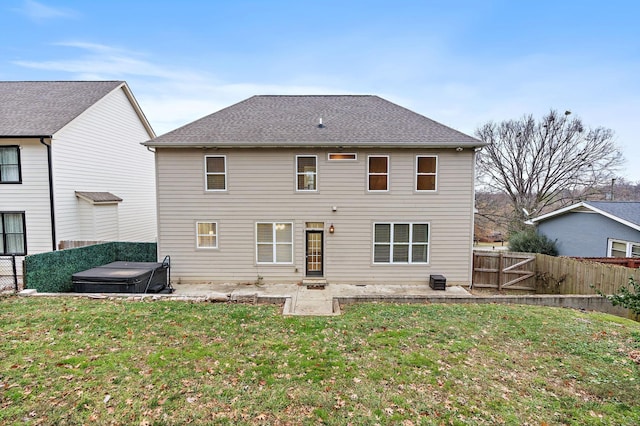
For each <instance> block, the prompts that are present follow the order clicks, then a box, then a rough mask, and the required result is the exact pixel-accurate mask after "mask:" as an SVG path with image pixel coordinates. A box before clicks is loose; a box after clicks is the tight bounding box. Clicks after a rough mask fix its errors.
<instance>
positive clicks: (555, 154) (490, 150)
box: [476, 110, 624, 231]
mask: <svg viewBox="0 0 640 426" xmlns="http://www.w3.org/2000/svg"><path fill="white" fill-rule="evenodd" d="M570 114H571V112H570V111H566V112H565V113H564V114H559V113H558V112H557V111H554V110H551V111H550V112H549V114H547V115H545V116H544V117H542V119H541V120H539V121H536V120H535V119H534V118H533V116H531V115H525V116H524V117H522V118H521V119H520V120H507V121H503V122H501V123H499V124H496V123H494V122H488V123H486V124H484V125H483V126H481V127H479V128H478V129H477V130H476V136H477V137H478V138H480V139H481V140H483V141H485V142H489V143H490V144H489V145H487V146H486V147H484V148H483V149H482V151H481V152H480V154H479V155H478V183H479V185H480V187H481V189H483V190H485V191H490V192H502V193H504V194H506V195H508V197H509V199H510V201H511V207H512V208H513V211H512V212H511V217H510V218H511V223H510V224H509V229H510V230H511V231H517V230H519V229H522V228H523V226H524V221H526V220H527V219H528V218H529V216H534V215H539V214H541V213H543V211H544V210H545V208H547V207H548V206H550V205H552V204H553V205H554V207H557V206H561V205H566V204H568V203H570V202H574V201H576V194H580V195H579V197H582V199H584V198H583V197H585V194H589V193H590V192H591V191H595V190H598V189H600V188H602V187H604V186H606V184H607V183H609V182H611V179H612V177H614V176H615V175H616V173H617V172H618V171H619V168H620V167H621V166H622V164H623V162H624V159H623V157H622V153H621V152H620V150H619V148H618V147H617V146H616V144H615V142H614V133H613V131H612V130H610V129H606V128H603V127H597V128H594V129H591V128H586V127H585V125H584V124H583V123H582V120H580V118H578V117H570Z"/></svg>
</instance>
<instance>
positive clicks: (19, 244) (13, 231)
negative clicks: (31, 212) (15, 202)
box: [0, 212, 27, 256]
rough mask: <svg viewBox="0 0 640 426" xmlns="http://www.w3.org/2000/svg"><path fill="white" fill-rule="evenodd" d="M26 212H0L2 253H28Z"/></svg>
mask: <svg viewBox="0 0 640 426" xmlns="http://www.w3.org/2000/svg"><path fill="white" fill-rule="evenodd" d="M26 236H27V233H26V228H25V223H24V213H16V212H6V213H2V212H0V254H16V255H20V256H24V255H26V254H27V238H26Z"/></svg>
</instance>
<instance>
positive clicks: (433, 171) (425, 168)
mask: <svg viewBox="0 0 640 426" xmlns="http://www.w3.org/2000/svg"><path fill="white" fill-rule="evenodd" d="M437 169H438V157H435V156H421V155H419V156H417V157H416V190H417V191H435V190H436V176H437Z"/></svg>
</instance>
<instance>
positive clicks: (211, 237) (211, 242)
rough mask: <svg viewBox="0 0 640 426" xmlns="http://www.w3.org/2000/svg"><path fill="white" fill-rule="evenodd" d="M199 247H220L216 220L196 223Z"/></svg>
mask: <svg viewBox="0 0 640 426" xmlns="http://www.w3.org/2000/svg"><path fill="white" fill-rule="evenodd" d="M196 234H197V247H198V248H218V224H217V223H216V222H198V223H196Z"/></svg>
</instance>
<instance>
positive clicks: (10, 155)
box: [0, 145, 22, 183]
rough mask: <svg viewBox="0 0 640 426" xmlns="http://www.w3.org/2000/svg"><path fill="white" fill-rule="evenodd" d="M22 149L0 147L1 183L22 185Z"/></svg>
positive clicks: (17, 147) (13, 146)
mask: <svg viewBox="0 0 640 426" xmlns="http://www.w3.org/2000/svg"><path fill="white" fill-rule="evenodd" d="M21 182H22V179H21V173H20V147H19V146H17V145H11V146H0V183H21Z"/></svg>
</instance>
